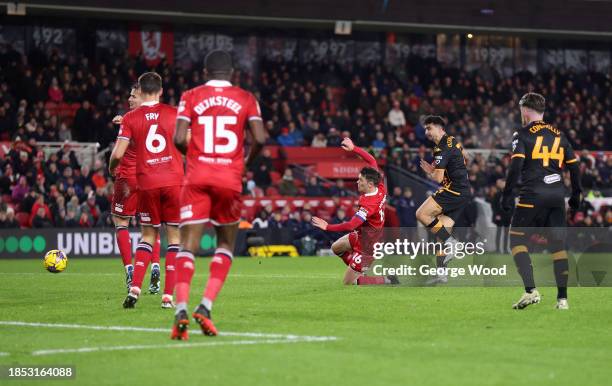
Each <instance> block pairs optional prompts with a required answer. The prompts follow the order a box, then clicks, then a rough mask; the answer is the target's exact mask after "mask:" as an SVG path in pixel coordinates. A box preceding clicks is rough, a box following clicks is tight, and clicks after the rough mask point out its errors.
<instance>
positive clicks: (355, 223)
mask: <svg viewBox="0 0 612 386" xmlns="http://www.w3.org/2000/svg"><path fill="white" fill-rule="evenodd" d="M364 221H365V219H363V218H362V217H360V216H358V215H357V214H355V215H354V216H353V218H351V219H350V220H349V221H345V222H342V223H340V224H328V223H327V221H325V220H323V219H321V218H319V217H313V218H312V225H314V226H315V227H317V228H321V229H323V230H324V231H329V232H351V231H354V230H355V229H357V228H359V227H360V226H361V224H363V222H364Z"/></svg>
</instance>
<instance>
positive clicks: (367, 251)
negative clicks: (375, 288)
mask: <svg viewBox="0 0 612 386" xmlns="http://www.w3.org/2000/svg"><path fill="white" fill-rule="evenodd" d="M341 146H342V148H343V149H344V150H346V151H353V152H355V153H356V154H357V155H358V156H359V157H361V158H362V159H363V160H364V161H366V162H367V163H368V166H366V167H364V168H363V169H361V172H360V173H359V178H358V179H357V190H358V191H359V193H361V196H359V210H357V213H355V215H354V216H353V218H352V219H351V220H350V221H346V222H343V223H340V224H328V223H327V221H325V220H323V219H321V218H319V217H313V218H312V224H313V225H314V226H316V227H318V228H321V229H322V230H324V231H328V232H350V233H348V234H346V235H344V236H342V237H340V238H339V239H338V240H336V241H335V242H334V243H333V244H332V250H333V251H334V253H335V254H336V255H338V256H339V257H340V258H341V259H342V261H344V263H345V264H346V265H347V266H348V267H347V269H346V272H345V273H344V279H343V283H344V284H397V282H396V278H394V277H382V276H379V277H366V276H364V275H363V274H364V273H365V271H366V270H367V269H368V268H369V266H370V264H371V263H372V261H373V260H374V259H373V245H374V243H375V242H376V241H378V240H379V239H380V237H381V236H382V230H383V226H384V224H385V201H386V200H387V188H386V187H385V183H384V181H383V177H382V174H381V173H380V171H379V169H378V164H377V163H376V159H374V157H372V156H371V155H370V154H369V153H368V152H366V151H365V150H363V149H362V148H360V147H358V146H355V145H354V144H353V141H352V140H351V139H350V138H344V139H343V140H342V145H341Z"/></svg>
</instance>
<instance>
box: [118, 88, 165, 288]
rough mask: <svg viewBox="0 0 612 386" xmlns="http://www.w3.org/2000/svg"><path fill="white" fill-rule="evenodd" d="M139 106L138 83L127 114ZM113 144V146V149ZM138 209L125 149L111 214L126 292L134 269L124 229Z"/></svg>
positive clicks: (130, 155)
mask: <svg viewBox="0 0 612 386" xmlns="http://www.w3.org/2000/svg"><path fill="white" fill-rule="evenodd" d="M141 102H142V100H141V97H140V90H139V86H138V83H137V84H135V85H134V86H132V89H131V90H130V97H129V98H128V105H129V107H130V110H134V109H135V108H137V107H139V106H140V103H141ZM122 120H123V117H122V116H121V115H117V116H115V117H114V118H113V123H114V124H116V125H120V124H121V121H122ZM116 145H117V143H116V142H115V146H116ZM137 206H138V184H137V181H136V150H135V149H134V146H133V145H130V146H128V148H127V150H126V152H125V155H124V156H123V158H122V159H121V162H120V163H119V166H118V167H117V172H116V177H115V185H114V193H113V202H112V205H111V214H112V216H113V223H114V224H115V233H116V237H117V245H118V246H119V253H120V254H121V259H122V260H123V266H124V267H125V285H126V287H127V290H128V292H129V290H130V286H131V285H132V276H133V274H134V266H133V265H132V241H131V238H130V233H129V231H128V228H129V226H130V220H131V219H132V218H133V217H134V216H135V215H136V208H137ZM159 250H160V243H159V238H158V239H157V241H156V243H155V245H154V246H153V260H152V261H153V265H152V266H151V284H150V285H149V292H151V293H152V294H155V293H158V292H159V278H160V274H159Z"/></svg>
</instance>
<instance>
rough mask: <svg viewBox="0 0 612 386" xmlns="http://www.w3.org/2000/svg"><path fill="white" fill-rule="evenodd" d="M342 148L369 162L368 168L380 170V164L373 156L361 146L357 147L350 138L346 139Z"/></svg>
mask: <svg viewBox="0 0 612 386" xmlns="http://www.w3.org/2000/svg"><path fill="white" fill-rule="evenodd" d="M340 146H342V148H343V149H344V150H346V151H352V152H354V153H355V154H357V155H358V156H359V157H360V158H361V159H362V160H364V161H365V162H367V164H368V166H370V167H373V168H374V169H378V163H377V162H376V158H374V157H373V156H372V154H370V153H368V152H367V151H365V150H363V149H362V148H360V147H359V146H355V144H354V143H353V141H352V140H351V139H350V138H348V137H346V138H344V139H343V140H342V143H341V144H340Z"/></svg>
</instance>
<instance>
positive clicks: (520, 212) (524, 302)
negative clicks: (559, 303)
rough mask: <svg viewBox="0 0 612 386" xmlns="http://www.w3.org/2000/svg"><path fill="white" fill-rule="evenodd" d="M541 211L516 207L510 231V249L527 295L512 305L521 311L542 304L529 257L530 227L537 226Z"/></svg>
mask: <svg viewBox="0 0 612 386" xmlns="http://www.w3.org/2000/svg"><path fill="white" fill-rule="evenodd" d="M538 212H539V210H536V209H535V208H534V207H533V206H532V207H516V208H515V210H514V215H513V216H512V227H511V229H510V232H509V233H510V248H511V253H512V257H513V258H514V263H515V264H516V268H517V270H518V273H519V275H520V276H521V279H522V280H523V285H524V287H525V293H524V294H523V295H522V296H521V298H520V299H519V300H518V302H516V303H515V304H513V305H512V308H514V309H517V310H520V309H523V308H525V307H527V306H529V305H531V304H536V303H539V302H540V299H541V297H540V293H539V292H538V290H537V289H536V286H535V280H534V278H533V266H532V264H531V257H530V256H529V248H528V245H529V243H528V241H529V234H528V233H529V231H528V229H527V227H528V226H535V225H537V224H536V222H535V220H536V217H537V216H538V215H539V213H538Z"/></svg>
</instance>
